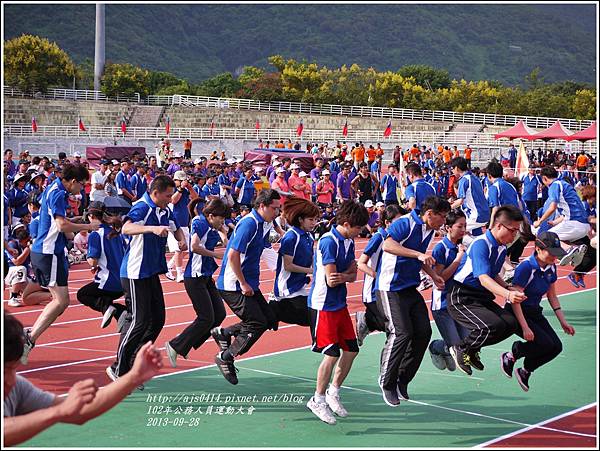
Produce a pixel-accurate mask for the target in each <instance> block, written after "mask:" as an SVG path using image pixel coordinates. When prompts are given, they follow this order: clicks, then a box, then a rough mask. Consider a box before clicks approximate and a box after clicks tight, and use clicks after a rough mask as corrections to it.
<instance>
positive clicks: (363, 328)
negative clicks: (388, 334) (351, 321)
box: [355, 312, 369, 346]
mask: <svg viewBox="0 0 600 451" xmlns="http://www.w3.org/2000/svg"><path fill="white" fill-rule="evenodd" d="M355 318H356V341H357V342H358V346H362V345H363V342H364V341H365V338H367V335H369V327H368V326H367V320H366V315H365V312H356V314H355Z"/></svg>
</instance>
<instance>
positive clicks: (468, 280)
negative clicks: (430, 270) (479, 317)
mask: <svg viewBox="0 0 600 451" xmlns="http://www.w3.org/2000/svg"><path fill="white" fill-rule="evenodd" d="M505 258H506V246H504V245H501V244H498V242H497V241H496V238H494V236H493V235H492V232H490V231H489V230H488V231H487V232H485V234H483V235H481V236H478V237H477V238H475V240H473V242H472V243H471V245H470V246H469V249H467V252H465V255H463V258H462V261H461V262H460V265H458V269H457V270H456V274H454V280H455V281H457V282H460V283H463V284H465V285H468V286H470V287H472V288H475V289H477V290H481V291H486V292H487V290H486V289H485V288H483V286H482V285H481V282H479V276H481V275H483V274H487V275H488V276H490V277H491V278H492V279H493V278H495V277H496V276H497V275H498V274H499V273H500V270H501V269H502V265H503V264H504V259H505Z"/></svg>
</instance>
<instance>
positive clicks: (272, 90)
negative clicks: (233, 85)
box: [236, 73, 283, 102]
mask: <svg viewBox="0 0 600 451" xmlns="http://www.w3.org/2000/svg"><path fill="white" fill-rule="evenodd" d="M236 97H241V98H244V99H254V100H264V101H265V102H269V101H275V100H282V99H283V90H282V86H281V76H280V75H279V73H263V75H262V76H261V77H260V78H257V79H250V80H248V81H246V82H245V83H244V84H243V85H242V88H241V89H240V90H239V91H238V92H237V94H236Z"/></svg>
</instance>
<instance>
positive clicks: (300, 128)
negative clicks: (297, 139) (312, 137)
mask: <svg viewBox="0 0 600 451" xmlns="http://www.w3.org/2000/svg"><path fill="white" fill-rule="evenodd" d="M303 130H304V120H303V119H300V122H299V123H298V127H296V135H298V136H302V131H303Z"/></svg>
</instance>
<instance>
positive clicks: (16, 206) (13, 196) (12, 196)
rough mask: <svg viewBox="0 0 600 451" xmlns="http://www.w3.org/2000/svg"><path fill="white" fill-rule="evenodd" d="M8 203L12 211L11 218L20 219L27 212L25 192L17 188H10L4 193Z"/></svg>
mask: <svg viewBox="0 0 600 451" xmlns="http://www.w3.org/2000/svg"><path fill="white" fill-rule="evenodd" d="M6 196H7V197H8V203H9V205H10V207H11V208H12V209H13V216H15V217H17V218H22V217H23V216H25V215H26V214H27V213H28V212H29V210H28V209H27V199H28V197H27V191H25V190H23V189H18V188H12V189H11V190H9V191H8V192H7V193H6Z"/></svg>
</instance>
